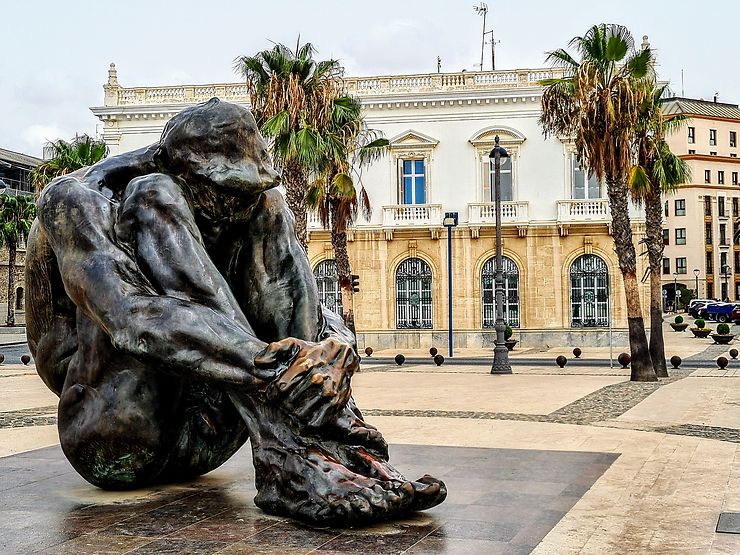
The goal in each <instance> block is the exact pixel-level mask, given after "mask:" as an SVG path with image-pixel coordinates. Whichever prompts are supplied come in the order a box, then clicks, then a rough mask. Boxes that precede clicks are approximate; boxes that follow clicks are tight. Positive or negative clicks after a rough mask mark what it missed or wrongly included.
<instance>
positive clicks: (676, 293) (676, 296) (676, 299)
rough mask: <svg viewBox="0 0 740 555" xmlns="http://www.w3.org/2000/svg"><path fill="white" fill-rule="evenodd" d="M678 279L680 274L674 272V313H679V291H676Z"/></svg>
mask: <svg viewBox="0 0 740 555" xmlns="http://www.w3.org/2000/svg"><path fill="white" fill-rule="evenodd" d="M676 278H678V273H677V272H673V312H678V289H676Z"/></svg>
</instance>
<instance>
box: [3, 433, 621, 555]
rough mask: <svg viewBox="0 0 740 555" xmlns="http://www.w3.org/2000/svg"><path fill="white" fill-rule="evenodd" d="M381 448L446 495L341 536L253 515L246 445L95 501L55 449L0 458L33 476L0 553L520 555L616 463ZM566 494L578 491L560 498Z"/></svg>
mask: <svg viewBox="0 0 740 555" xmlns="http://www.w3.org/2000/svg"><path fill="white" fill-rule="evenodd" d="M390 450H391V458H392V460H393V461H394V463H395V464H397V465H398V466H399V468H402V469H403V470H404V471H407V473H408V474H409V475H412V476H419V475H421V474H422V473H423V472H424V471H427V470H428V469H430V468H441V467H447V468H448V469H449V472H450V473H449V475H447V476H445V480H446V482H447V484H448V488H449V497H448V499H447V501H445V502H444V503H443V504H442V505H440V506H438V507H435V508H433V509H431V510H429V511H425V512H422V513H417V514H414V515H409V517H408V518H406V519H404V520H401V521H395V522H389V523H380V524H377V525H374V526H371V527H367V528H358V529H351V530H342V529H329V528H316V527H312V526H308V525H304V524H301V523H298V522H294V521H290V520H286V519H282V518H277V517H271V516H269V515H266V514H264V513H262V512H261V511H259V510H258V509H257V508H256V507H255V506H254V503H253V502H252V497H253V496H254V495H255V493H256V492H255V489H254V485H253V484H254V470H253V468H252V463H251V457H250V451H249V447H245V448H243V449H242V450H241V451H240V452H239V453H238V454H237V455H235V456H234V457H232V459H231V460H229V461H228V462H227V463H226V464H225V465H224V466H223V467H221V468H220V469H218V470H216V471H214V472H213V473H211V474H209V475H208V476H206V477H204V478H202V479H200V480H197V481H194V482H192V483H189V484H185V485H182V486H177V487H162V488H156V489H152V490H148V491H146V490H145V491H144V492H141V493H139V494H137V495H136V496H135V497H127V495H128V494H113V493H106V494H103V493H99V492H98V490H96V489H94V488H93V487H92V486H90V485H89V484H86V483H85V482H84V481H83V480H82V478H80V477H79V476H78V475H77V474H76V473H75V472H74V470H73V469H72V468H71V467H70V466H69V464H68V463H66V461H65V460H64V456H63V454H62V452H61V449H60V448H59V446H55V447H50V448H44V449H39V450H37V451H34V452H28V453H24V454H22V455H13V456H9V457H5V458H3V459H0V477H3V476H5V477H11V478H12V476H13V475H15V474H16V473H18V472H22V471H24V470H25V471H29V473H30V474H33V475H35V479H34V480H32V481H27V482H19V483H17V484H15V485H14V486H13V487H11V488H8V489H6V490H4V491H1V490H0V522H2V530H1V531H0V553H13V554H15V553H30V552H42V553H44V554H45V555H51V554H69V553H74V554H80V555H82V554H88V553H90V554H92V553H111V554H122V553H137V554H154V553H196V554H198V553H203V554H206V553H207V554H211V553H219V554H221V555H228V554H232V555H233V554H241V553H251V554H254V553H260V554H271V553H274V554H281V555H298V554H300V555H304V554H307V553H321V554H327V555H331V554H340V553H341V554H354V555H363V554H364V555H370V554H373V555H378V554H381V555H382V554H400V553H406V552H408V553H412V554H413V553H416V554H419V553H462V552H466V553H468V554H472V553H529V552H530V551H531V550H532V549H533V547H534V546H535V545H537V544H538V543H539V542H540V541H541V540H542V538H543V537H544V536H545V535H546V534H547V533H548V532H549V531H550V530H551V529H552V527H553V526H555V525H556V524H557V522H558V521H559V520H560V519H561V518H562V517H563V516H564V515H565V514H566V513H567V512H568V511H569V510H571V508H572V507H573V505H574V504H575V503H576V502H577V501H578V500H579V499H580V495H581V494H582V493H583V492H585V491H586V490H587V489H589V488H590V487H591V486H592V485H593V483H594V482H595V481H596V480H598V479H599V478H600V477H601V476H602V474H603V473H604V472H605V471H606V470H607V469H608V468H609V467H610V466H611V464H612V463H613V462H614V461H615V460H616V459H617V458H618V455H617V454H613V453H598V452H597V453H593V452H576V451H540V450H530V449H484V448H463V447H442V446H419V445H391V446H390ZM574 488H575V490H576V491H578V492H579V494H578V495H574V494H573V493H572V492H570V493H569V490H571V489H574ZM91 499H93V500H94V499H97V500H98V501H97V502H95V501H93V502H90V501H89V500H91ZM103 499H107V500H108V501H105V502H104V501H102V500H103ZM466 549H467V550H468V551H465V550H466ZM470 550H473V551H470Z"/></svg>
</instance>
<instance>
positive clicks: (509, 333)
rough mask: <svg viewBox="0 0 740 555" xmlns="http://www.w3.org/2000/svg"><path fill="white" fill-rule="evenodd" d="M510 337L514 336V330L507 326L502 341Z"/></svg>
mask: <svg viewBox="0 0 740 555" xmlns="http://www.w3.org/2000/svg"><path fill="white" fill-rule="evenodd" d="M512 335H514V330H513V329H511V326H509V325H508V324H507V326H506V328H504V339H507V340H508V339H511V336H512Z"/></svg>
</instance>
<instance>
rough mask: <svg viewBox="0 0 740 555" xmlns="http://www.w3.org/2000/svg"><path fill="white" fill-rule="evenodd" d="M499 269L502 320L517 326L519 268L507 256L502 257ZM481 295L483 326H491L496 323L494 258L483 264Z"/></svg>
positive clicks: (514, 326) (513, 326)
mask: <svg viewBox="0 0 740 555" xmlns="http://www.w3.org/2000/svg"><path fill="white" fill-rule="evenodd" d="M501 269H502V270H503V277H504V320H505V321H506V323H507V324H509V325H510V326H511V327H512V328H518V327H519V268H518V267H517V265H516V263H515V262H514V261H513V260H512V259H511V258H509V257H506V256H504V257H502V259H501ZM480 286H481V287H480V288H481V294H482V296H483V299H482V301H483V319H482V320H483V327H484V328H492V327H493V326H494V324H495V323H496V289H495V287H496V258H495V257H492V258H489V259H488V260H486V263H485V264H483V270H482V271H481V276H480Z"/></svg>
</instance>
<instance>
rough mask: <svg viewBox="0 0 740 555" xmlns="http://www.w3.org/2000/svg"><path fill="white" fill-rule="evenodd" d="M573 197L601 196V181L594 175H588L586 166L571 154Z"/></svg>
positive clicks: (589, 197) (576, 156) (575, 155)
mask: <svg viewBox="0 0 740 555" xmlns="http://www.w3.org/2000/svg"><path fill="white" fill-rule="evenodd" d="M572 162H573V198H576V199H580V198H582V199H587V198H588V199H591V198H601V196H602V195H601V183H599V180H598V179H596V176H595V175H591V176H589V174H588V168H587V167H586V166H585V165H584V164H582V163H581V160H580V159H579V158H578V155H577V154H573V157H572Z"/></svg>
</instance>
